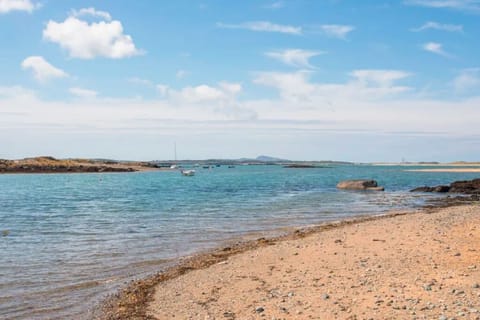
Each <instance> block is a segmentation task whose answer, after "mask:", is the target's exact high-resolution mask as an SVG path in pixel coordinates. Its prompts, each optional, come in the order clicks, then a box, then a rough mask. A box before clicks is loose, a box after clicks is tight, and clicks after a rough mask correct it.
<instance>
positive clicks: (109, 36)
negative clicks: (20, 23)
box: [43, 8, 141, 59]
mask: <svg viewBox="0 0 480 320" xmlns="http://www.w3.org/2000/svg"><path fill="white" fill-rule="evenodd" d="M84 15H90V16H94V17H97V18H101V19H103V20H102V21H99V22H87V21H84V20H81V19H80V18H79V17H80V16H84ZM43 38H44V39H45V40H48V41H50V42H53V43H56V44H58V45H60V47H62V48H63V49H65V50H67V52H68V54H69V55H70V57H72V58H79V59H93V58H96V57H105V58H112V59H121V58H126V57H131V56H135V55H139V54H141V51H140V50H138V49H137V48H136V47H135V44H134V43H133V39H132V37H131V36H129V35H126V34H124V33H123V26H122V23H121V22H120V21H117V20H112V21H111V17H110V14H109V13H108V12H104V11H96V10H95V9H94V8H87V9H80V10H79V11H73V12H72V13H71V14H70V16H69V17H67V18H66V19H65V21H63V22H55V21H52V20H50V21H48V23H47V25H46V27H45V29H44V30H43Z"/></svg>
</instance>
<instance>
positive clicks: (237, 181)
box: [0, 166, 478, 319]
mask: <svg viewBox="0 0 480 320" xmlns="http://www.w3.org/2000/svg"><path fill="white" fill-rule="evenodd" d="M411 168H412V167H409V168H406V167H395V166H392V167H380V166H337V167H332V168H319V169H287V168H282V167H280V166H237V167H236V168H233V169H229V168H227V167H220V168H215V169H212V170H204V169H199V170H197V174H196V176H194V177H183V176H181V175H180V173H179V172H142V173H122V174H37V175H23V174H15V175H0V232H1V231H3V230H8V231H9V233H8V235H6V236H0V319H84V318H88V317H89V315H91V313H90V311H91V310H92V308H93V307H94V306H95V305H97V304H98V303H99V302H101V300H102V299H103V298H104V297H105V294H106V293H111V292H112V291H113V290H116V289H118V288H119V287H121V286H122V285H124V283H125V281H127V280H129V279H132V278H134V277H141V276H145V275H148V274H149V273H152V272H155V271H158V270H161V269H162V268H164V267H165V266H166V265H167V264H168V263H172V262H174V261H175V259H176V258H178V257H181V256H184V255H187V254H191V253H194V252H198V251H199V250H202V249H206V248H212V247H215V246H216V245H218V244H219V243H221V242H222V241H224V240H227V239H231V238H234V237H239V236H243V235H246V234H249V233H253V232H268V231H272V230H278V229H279V228H282V227H289V226H301V225H311V224H315V223H320V222H323V221H328V220H338V219H341V218H344V217H350V216H355V215H362V214H374V213H380V212H385V211H388V210H392V209H402V208H410V207H415V206H419V205H421V204H422V203H423V201H424V200H425V198H426V197H432V196H431V195H430V196H429V195H424V194H413V193H409V192H408V190H409V189H411V188H413V187H417V186H422V185H436V184H442V183H449V182H452V181H454V180H460V179H473V178H476V177H478V174H473V173H424V172H405V171H404V170H405V169H411ZM422 168H424V167H422ZM354 178H372V179H376V180H377V181H378V182H379V184H380V185H383V186H385V187H386V192H348V191H338V190H336V188H335V185H336V183H337V182H338V181H340V180H344V179H354Z"/></svg>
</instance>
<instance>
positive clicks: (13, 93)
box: [0, 86, 35, 100]
mask: <svg viewBox="0 0 480 320" xmlns="http://www.w3.org/2000/svg"><path fill="white" fill-rule="evenodd" d="M34 98H35V92H33V91H32V90H29V89H25V88H23V87H21V86H13V87H2V86H0V100H12V99H15V100H32V99H34Z"/></svg>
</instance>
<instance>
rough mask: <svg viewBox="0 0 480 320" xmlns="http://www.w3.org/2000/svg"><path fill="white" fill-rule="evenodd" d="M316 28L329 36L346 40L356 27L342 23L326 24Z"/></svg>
mask: <svg viewBox="0 0 480 320" xmlns="http://www.w3.org/2000/svg"><path fill="white" fill-rule="evenodd" d="M316 29H318V32H320V33H322V34H324V35H326V36H327V37H330V38H337V39H343V40H344V39H346V37H347V35H348V34H349V33H350V32H352V31H353V30H355V27H354V26H350V25H342V24H324V25H320V26H318V27H316Z"/></svg>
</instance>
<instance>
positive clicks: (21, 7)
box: [0, 0, 39, 14]
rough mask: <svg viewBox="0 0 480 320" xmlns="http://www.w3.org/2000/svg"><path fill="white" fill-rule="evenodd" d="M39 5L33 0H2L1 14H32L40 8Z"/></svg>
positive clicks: (0, 5)
mask: <svg viewBox="0 0 480 320" xmlns="http://www.w3.org/2000/svg"><path fill="white" fill-rule="evenodd" d="M38 6H39V5H38V4H35V3H33V2H32V1H31V0H0V14H2V13H9V12H11V11H26V12H32V11H33V10H35V9H36V8H38Z"/></svg>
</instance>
